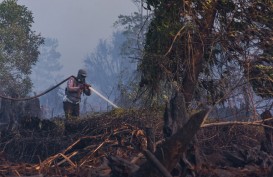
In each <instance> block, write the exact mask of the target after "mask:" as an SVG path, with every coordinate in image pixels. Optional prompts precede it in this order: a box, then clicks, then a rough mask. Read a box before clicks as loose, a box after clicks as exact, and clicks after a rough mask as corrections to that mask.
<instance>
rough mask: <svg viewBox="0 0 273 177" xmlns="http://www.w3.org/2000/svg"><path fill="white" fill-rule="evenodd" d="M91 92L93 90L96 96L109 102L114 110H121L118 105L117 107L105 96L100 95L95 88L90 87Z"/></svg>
mask: <svg viewBox="0 0 273 177" xmlns="http://www.w3.org/2000/svg"><path fill="white" fill-rule="evenodd" d="M89 89H90V90H92V91H93V92H94V93H95V94H97V95H98V96H99V97H101V98H102V99H104V100H105V101H107V102H108V103H109V104H111V105H112V106H113V107H114V108H119V107H118V106H117V105H115V104H114V103H113V102H111V101H110V100H109V99H107V98H106V97H105V96H103V95H102V94H100V93H99V92H98V91H97V90H95V89H94V88H93V87H89Z"/></svg>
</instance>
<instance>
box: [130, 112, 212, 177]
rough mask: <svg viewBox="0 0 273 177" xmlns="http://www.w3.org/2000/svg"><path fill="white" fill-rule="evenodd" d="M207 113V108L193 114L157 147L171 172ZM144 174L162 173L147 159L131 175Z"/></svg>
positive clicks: (139, 176)
mask: <svg viewBox="0 0 273 177" xmlns="http://www.w3.org/2000/svg"><path fill="white" fill-rule="evenodd" d="M207 114H208V111H207V110H205V111H200V112H199V113H196V114H194V115H193V116H191V118H190V119H189V121H188V122H187V123H186V124H185V125H184V126H183V127H182V128H180V129H178V130H177V132H176V133H175V134H174V135H173V136H171V137H170V138H169V139H167V140H166V141H165V142H164V143H163V144H162V145H161V146H160V147H158V148H157V150H156V152H155V156H156V158H157V159H158V160H159V161H160V162H161V164H162V165H163V166H164V167H165V168H166V169H167V170H168V171H169V172H170V171H171V170H172V169H173V168H174V167H175V166H176V164H177V163H178V162H179V160H180V157H181V155H182V153H183V152H185V150H186V148H187V146H188V144H189V143H190V142H191V141H192V139H193V137H194V135H195V134H196V132H197V131H198V130H199V128H200V126H201V124H202V122H203V120H204V119H205V117H206V116H207ZM143 176H149V177H156V176H162V175H161V173H160V172H159V171H158V169H157V168H156V167H155V165H154V164H153V162H151V161H147V162H145V163H144V164H143V165H141V166H140V169H139V170H138V171H136V172H135V173H133V174H132V175H131V177H143Z"/></svg>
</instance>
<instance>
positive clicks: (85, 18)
mask: <svg viewBox="0 0 273 177" xmlns="http://www.w3.org/2000/svg"><path fill="white" fill-rule="evenodd" d="M0 2H1V0H0ZM18 4H21V5H25V6H27V7H28V9H29V10H30V11H32V13H33V17H34V24H33V28H32V29H33V30H34V31H36V33H41V35H42V36H43V37H49V38H56V39H57V40H58V42H59V47H58V48H57V50H58V51H59V52H60V53H61V55H62V56H61V64H62V65H63V69H62V71H61V74H62V75H64V77H66V76H70V75H75V74H76V73H77V71H78V69H79V68H81V67H82V66H83V59H84V58H85V57H86V56H87V54H89V53H91V52H92V51H93V50H94V48H95V47H96V45H97V43H98V41H99V39H108V38H109V37H110V36H111V34H112V32H113V31H114V28H113V23H114V21H115V20H117V19H118V15H120V14H124V15H128V14H131V13H133V12H135V11H137V7H136V5H135V4H133V2H132V1H131V0H18Z"/></svg>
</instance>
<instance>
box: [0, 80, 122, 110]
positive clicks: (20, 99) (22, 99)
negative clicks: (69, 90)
mask: <svg viewBox="0 0 273 177" xmlns="http://www.w3.org/2000/svg"><path fill="white" fill-rule="evenodd" d="M70 77H74V78H76V77H75V76H73V75H72V76H69V77H68V78H66V79H64V80H63V81H61V82H60V83H58V84H56V85H54V86H52V87H50V88H49V89H47V90H45V91H44V92H42V93H40V94H37V95H34V96H32V97H25V98H13V97H7V96H3V95H0V98H2V99H7V100H12V101H27V100H33V99H36V98H38V97H40V96H43V95H45V94H47V93H48V92H50V91H52V90H54V89H55V88H57V87H58V86H60V85H61V84H63V83H64V82H66V81H67V80H68V79H69V78H70ZM89 89H90V90H91V91H93V92H94V93H95V94H97V95H98V96H99V97H101V98H102V99H103V100H105V101H107V102H108V103H109V104H111V105H112V106H113V107H114V108H119V107H118V106H117V105H115V104H114V103H112V102H111V101H110V100H109V99H107V98H106V97H105V96H103V95H102V94H101V93H99V92H98V91H97V90H95V89H94V88H93V87H91V86H90V87H89Z"/></svg>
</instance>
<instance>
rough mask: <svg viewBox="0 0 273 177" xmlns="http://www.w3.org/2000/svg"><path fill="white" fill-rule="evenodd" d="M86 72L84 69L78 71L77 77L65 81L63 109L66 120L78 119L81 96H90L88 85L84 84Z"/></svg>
mask: <svg viewBox="0 0 273 177" xmlns="http://www.w3.org/2000/svg"><path fill="white" fill-rule="evenodd" d="M86 76H87V72H86V71H85V70H84V69H80V70H79V71H78V75H77V77H70V78H69V80H68V81H67V87H66V89H65V96H64V99H63V109H64V113H65V117H66V119H70V118H71V117H76V118H77V117H78V116H79V114H80V102H81V96H82V95H87V96H90V95H91V90H90V87H91V86H90V85H89V84H86V83H85V78H86Z"/></svg>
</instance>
